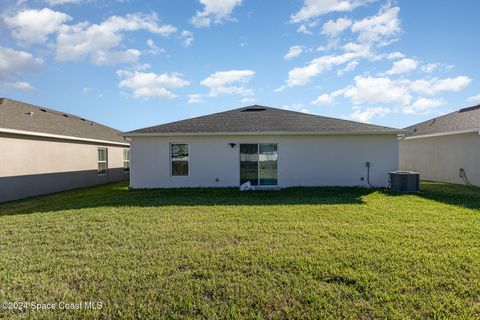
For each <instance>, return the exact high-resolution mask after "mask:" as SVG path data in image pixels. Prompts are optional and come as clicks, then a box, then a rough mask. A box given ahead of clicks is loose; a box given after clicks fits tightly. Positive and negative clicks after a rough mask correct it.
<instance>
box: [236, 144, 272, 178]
mask: <svg viewBox="0 0 480 320" xmlns="http://www.w3.org/2000/svg"><path fill="white" fill-rule="evenodd" d="M247 181H250V183H251V184H252V185H253V186H276V185H277V181H278V180H277V145H276V144H274V143H260V144H240V184H243V183H245V182H247Z"/></svg>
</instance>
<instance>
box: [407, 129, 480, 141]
mask: <svg viewBox="0 0 480 320" xmlns="http://www.w3.org/2000/svg"><path fill="white" fill-rule="evenodd" d="M475 132H476V133H478V134H480V128H476V129H466V130H458V131H450V132H439V133H431V134H422V135H418V136H412V137H406V138H405V140H413V139H423V138H434V137H442V136H451V135H455V134H462V133H475Z"/></svg>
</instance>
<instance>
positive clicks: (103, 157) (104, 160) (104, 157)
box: [98, 148, 108, 175]
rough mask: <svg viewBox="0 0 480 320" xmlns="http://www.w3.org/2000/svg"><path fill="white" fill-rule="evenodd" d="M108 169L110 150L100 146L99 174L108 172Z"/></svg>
mask: <svg viewBox="0 0 480 320" xmlns="http://www.w3.org/2000/svg"><path fill="white" fill-rule="evenodd" d="M107 170H108V150H107V148H98V174H101V175H103V174H106V173H107Z"/></svg>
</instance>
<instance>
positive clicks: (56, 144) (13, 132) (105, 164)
mask: <svg viewBox="0 0 480 320" xmlns="http://www.w3.org/2000/svg"><path fill="white" fill-rule="evenodd" d="M0 150H2V152H1V154H2V159H1V160H0V202H1V201H9V200H15V199H20V198H25V197H30V196H35V195H40V194H46V193H52V192H58V191H62V190H67V189H74V188H80V187H86V186H91V185H96V184H102V183H107V182H111V181H117V180H126V179H128V178H129V166H130V160H129V143H128V142H127V141H126V140H125V139H124V138H123V137H122V136H121V135H120V132H119V131H117V130H115V129H112V128H109V127H106V126H104V125H101V124H99V123H96V122H93V121H90V120H87V119H83V118H81V117H78V116H75V115H71V114H67V113H63V112H60V111H55V110H52V109H47V108H43V107H38V106H34V105H31V104H27V103H23V102H20V101H15V100H12V99H7V98H1V99H0Z"/></svg>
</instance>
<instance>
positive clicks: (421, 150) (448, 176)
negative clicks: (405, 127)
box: [400, 133, 480, 185]
mask: <svg viewBox="0 0 480 320" xmlns="http://www.w3.org/2000/svg"><path fill="white" fill-rule="evenodd" d="M400 168H401V169H404V170H413V171H417V172H419V173H420V178H421V179H424V180H433V181H443V182H452V183H461V184H463V183H464V181H463V180H462V179H461V178H460V177H459V171H460V168H463V169H465V172H466V174H467V177H468V179H469V180H470V182H471V183H472V184H475V185H480V135H479V134H478V133H463V134H454V135H445V136H437V137H430V138H417V139H408V140H402V141H401V142H400Z"/></svg>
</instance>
